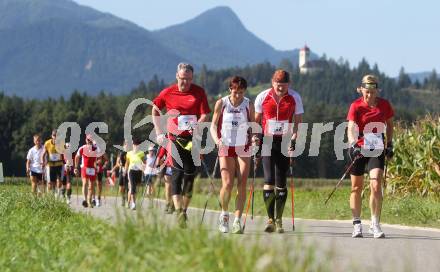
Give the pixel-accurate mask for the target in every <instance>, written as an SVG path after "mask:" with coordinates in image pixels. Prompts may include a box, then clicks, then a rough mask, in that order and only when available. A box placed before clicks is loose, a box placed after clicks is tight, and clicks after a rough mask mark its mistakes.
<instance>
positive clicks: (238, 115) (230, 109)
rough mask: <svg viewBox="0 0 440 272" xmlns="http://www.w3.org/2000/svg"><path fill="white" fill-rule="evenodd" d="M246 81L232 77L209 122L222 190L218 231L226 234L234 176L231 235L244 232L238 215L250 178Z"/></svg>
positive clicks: (249, 108) (252, 111)
mask: <svg viewBox="0 0 440 272" xmlns="http://www.w3.org/2000/svg"><path fill="white" fill-rule="evenodd" d="M246 88H247V82H246V80H245V79H244V78H242V77H238V76H235V77H233V78H231V80H230V81H229V93H230V94H229V95H228V96H225V97H223V98H220V99H219V100H217V102H216V103H215V108H214V115H213V117H212V123H211V129H210V131H211V135H212V138H213V139H214V142H215V143H216V144H217V146H218V149H219V151H218V156H219V159H220V169H221V176H222V188H221V190H220V202H221V205H222V212H221V214H220V217H219V230H220V232H223V233H227V232H229V211H228V206H229V201H230V199H231V193H232V188H233V187H234V178H235V175H236V174H237V175H238V177H237V195H236V201H235V219H234V223H233V224H232V233H236V234H238V233H243V230H242V227H241V215H242V213H243V207H244V203H245V201H246V182H247V178H248V176H249V167H250V162H251V160H250V157H251V154H252V150H251V148H250V145H251V142H250V138H251V137H250V135H249V132H250V131H249V125H248V122H254V121H255V118H254V115H255V109H254V105H253V104H252V102H250V100H249V98H246V97H244V94H245V92H246Z"/></svg>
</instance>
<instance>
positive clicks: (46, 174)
mask: <svg viewBox="0 0 440 272" xmlns="http://www.w3.org/2000/svg"><path fill="white" fill-rule="evenodd" d="M193 73H194V69H193V67H192V66H191V65H190V64H186V63H180V64H179V65H178V67H177V72H176V80H177V83H175V84H172V85H171V86H168V87H167V88H165V89H163V90H162V91H161V92H160V93H159V95H158V96H157V97H156V98H155V99H154V101H153V103H154V105H155V107H153V110H152V115H153V123H154V129H155V133H156V136H157V138H156V145H154V146H150V147H149V149H148V151H147V152H144V151H142V150H140V149H139V144H140V140H139V139H133V145H132V148H130V150H127V144H124V151H121V152H120V154H118V156H117V159H116V163H115V165H114V166H113V168H111V167H110V166H109V164H110V162H109V158H108V156H107V155H106V154H103V155H101V156H98V157H97V156H93V154H97V153H99V149H98V147H97V146H96V144H95V143H94V140H93V138H92V136H91V135H86V139H85V140H86V144H85V145H83V146H81V147H80V148H79V150H78V151H77V152H76V153H75V154H73V155H72V158H74V159H72V160H69V159H66V158H65V156H63V155H62V152H60V151H59V150H57V148H56V147H55V139H56V134H57V133H56V130H54V131H52V138H51V139H48V140H47V141H46V142H45V143H44V145H43V144H42V140H41V137H40V136H39V135H34V144H35V146H34V147H32V148H31V149H30V150H29V152H28V155H27V164H26V170H27V173H28V175H29V176H30V179H31V183H32V191H33V192H34V193H35V194H38V193H40V192H43V191H44V190H47V191H51V192H53V193H54V194H56V195H57V196H58V197H59V198H63V199H65V200H66V201H67V203H69V204H70V202H71V196H72V182H71V180H72V177H73V176H74V175H76V176H80V177H81V180H82V194H83V197H84V201H83V203H82V204H83V206H84V207H94V206H97V207H99V206H100V205H102V192H103V188H102V187H103V182H106V181H103V177H104V176H106V174H107V173H108V176H111V177H113V178H114V177H117V179H118V183H119V193H120V194H121V196H122V205H124V206H127V207H128V208H130V209H133V210H135V209H136V192H137V186H138V185H139V184H142V183H143V182H142V181H144V184H145V186H146V187H145V190H146V194H148V195H152V192H153V185H152V184H153V183H152V181H153V177H154V176H155V175H159V176H161V178H162V177H163V180H164V182H165V201H166V205H165V212H166V213H173V212H176V214H177V220H178V223H179V226H181V227H182V228H185V227H186V226H187V221H188V216H187V210H188V207H189V204H190V201H191V198H192V192H193V185H194V179H195V176H196V175H197V173H198V167H196V165H195V162H194V159H193V154H192V149H193V142H192V141H193V135H195V134H197V133H198V131H197V130H198V126H197V124H198V123H201V122H207V121H209V120H208V119H209V116H210V113H211V109H210V107H209V105H208V100H207V96H206V92H205V90H204V89H203V88H202V87H200V86H198V85H196V84H194V83H192V80H193ZM271 83H272V84H271V87H270V88H268V89H267V90H263V91H262V92H261V93H259V94H258V96H257V97H256V99H255V101H254V102H253V101H251V100H250V99H249V98H247V97H246V96H245V94H246V89H247V82H246V79H244V78H242V77H240V76H234V77H232V78H230V80H229V94H228V95H226V96H225V97H222V98H220V99H218V100H217V101H216V103H215V106H214V111H213V115H212V119H211V127H210V135H211V137H212V138H213V140H214V142H215V144H216V146H217V149H218V157H217V160H218V161H219V164H220V173H221V179H222V186H221V190H220V194H219V205H220V206H221V213H220V216H219V220H218V228H219V231H221V232H223V233H228V232H230V228H229V227H230V215H229V210H230V209H229V202H230V200H231V198H232V197H235V200H236V201H235V207H234V209H233V211H234V220H233V223H232V228H231V232H232V233H243V231H244V224H245V221H246V219H244V220H242V215H243V213H244V210H245V204H246V197H247V181H248V177H249V173H250V171H251V165H253V171H254V174H253V175H254V177H255V169H256V167H258V166H259V165H262V167H263V170H264V185H263V192H262V196H261V197H262V198H263V201H264V204H265V207H266V212H267V224H266V226H265V228H264V231H266V232H278V233H283V232H284V228H283V221H282V217H283V212H284V207H285V205H286V201H287V198H288V182H287V179H288V176H289V169H290V171H291V172H290V174H292V163H293V158H292V156H291V155H289V156H286V155H285V154H292V152H293V151H294V149H295V140H296V139H297V137H298V124H299V123H301V122H302V116H303V114H304V108H303V103H302V100H301V96H300V94H299V93H298V92H297V91H295V90H293V89H291V88H290V87H289V85H290V84H291V80H290V75H289V73H288V72H287V71H284V70H276V71H275V72H274V74H273V76H272V79H271ZM378 84H379V82H378V78H377V77H376V76H374V75H365V76H364V77H363V78H362V80H361V82H360V85H359V87H358V88H357V92H358V93H359V94H360V97H359V98H358V99H356V100H355V101H353V103H351V105H350V107H349V110H348V114H347V120H348V128H347V136H348V141H349V143H350V148H349V149H348V152H347V153H348V156H349V158H350V160H351V164H350V168H349V169H348V170H347V171H349V173H350V175H351V183H352V191H351V195H350V207H351V210H352V215H353V234H352V237H362V236H363V234H362V224H361V217H360V216H361V214H360V212H361V192H362V188H363V182H364V172H365V171H367V172H368V174H369V177H370V178H369V180H370V188H371V194H370V209H371V226H370V233H372V234H373V236H374V237H375V238H383V237H385V234H384V233H383V231H382V230H381V228H380V223H379V220H380V213H381V209H382V198H383V196H382V180H383V174H384V173H383V172H384V168H385V162H386V159H390V158H391V157H392V156H393V145H392V137H393V121H392V120H393V115H394V112H393V108H392V106H391V105H390V103H389V102H388V101H387V100H385V99H383V98H381V97H379V92H380V89H379V85H378ZM162 111H165V112H173V111H178V115H175V116H174V117H170V118H168V119H167V123H166V125H165V126H163V125H162V124H161V118H160V115H161V114H162ZM252 122H256V123H257V124H260V126H261V128H262V130H261V131H258V130H256V129H254V128H253V127H252V126H251V125H249V124H250V123H252ZM371 123H376V124H377V123H378V124H380V125H379V126H375V127H374V128H373V129H370V128H369V124H371ZM367 128H368V129H367ZM286 137H289V138H288V139H287V141H286ZM66 145H68V144H66ZM67 147H68V146H66V148H67ZM367 151H379V153H377V154H375V155H372V156H367V155H365V154H366V153H368V152H367ZM202 160H203V158H202ZM252 162H253V163H252ZM202 163H203V161H202ZM216 166H217V163H216ZM158 169H160V170H158ZM235 179H236V180H237V181H236V182H235ZM43 181H46V182H43ZM95 183H96V184H95ZM45 184H47V186H45ZM96 185H97V186H96ZM234 186H236V188H237V192H236V194H235V195H233V188H234ZM253 186H254V184H253V183H252V184H251V193H250V194H249V198H248V201H247V203H248V204H247V206H248V207H249V205H250V200H251V199H252V205H253ZM95 187H96V188H95ZM95 189H96V190H95ZM293 191H294V189H293V184H292V182H291V197H292V205H293V204H294V199H293ZM246 215H247V209H246ZM245 218H246V217H245ZM293 219H294V214H293V207H292V220H293ZM243 221H244V222H243Z"/></svg>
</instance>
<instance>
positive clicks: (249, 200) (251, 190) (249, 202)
mask: <svg viewBox="0 0 440 272" xmlns="http://www.w3.org/2000/svg"><path fill="white" fill-rule="evenodd" d="M253 195H254V186H253V185H252V184H251V188H250V189H249V198H248V203H247V207H246V213H245V215H244V221H243V232H244V229H245V228H246V218H247V215H248V211H249V206H250V204H251V198H253Z"/></svg>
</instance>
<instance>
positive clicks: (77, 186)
mask: <svg viewBox="0 0 440 272" xmlns="http://www.w3.org/2000/svg"><path fill="white" fill-rule="evenodd" d="M75 178H76V205H79V191H78V190H79V189H78V188H79V178H78V177H75Z"/></svg>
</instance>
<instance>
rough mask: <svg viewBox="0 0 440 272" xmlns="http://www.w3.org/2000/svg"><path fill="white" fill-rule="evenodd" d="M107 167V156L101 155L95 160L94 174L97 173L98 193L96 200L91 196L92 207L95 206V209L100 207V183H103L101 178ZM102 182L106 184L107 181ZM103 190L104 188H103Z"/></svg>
mask: <svg viewBox="0 0 440 272" xmlns="http://www.w3.org/2000/svg"><path fill="white" fill-rule="evenodd" d="M107 165H108V158H107V154H103V155H102V156H101V157H99V158H97V160H96V172H97V176H96V177H97V180H96V181H97V182H96V185H97V191H98V198H97V199H96V198H95V197H96V196H95V194H94V195H93V199H92V202H93V205H96V207H100V206H101V205H102V202H101V195H102V183H103V177H104V176H105V171H106V169H107ZM104 182H107V179H104ZM104 189H105V188H104Z"/></svg>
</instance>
